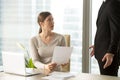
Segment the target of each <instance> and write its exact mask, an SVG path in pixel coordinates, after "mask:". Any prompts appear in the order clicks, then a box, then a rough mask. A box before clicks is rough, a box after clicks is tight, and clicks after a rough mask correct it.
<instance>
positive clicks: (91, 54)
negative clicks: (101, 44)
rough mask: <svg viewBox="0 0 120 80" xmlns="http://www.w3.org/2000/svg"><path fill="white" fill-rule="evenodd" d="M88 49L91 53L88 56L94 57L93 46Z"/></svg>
mask: <svg viewBox="0 0 120 80" xmlns="http://www.w3.org/2000/svg"><path fill="white" fill-rule="evenodd" d="M89 49H92V51H91V52H90V56H91V57H92V56H94V45H92V46H90V47H89Z"/></svg>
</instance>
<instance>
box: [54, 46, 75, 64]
mask: <svg viewBox="0 0 120 80" xmlns="http://www.w3.org/2000/svg"><path fill="white" fill-rule="evenodd" d="M72 50H73V47H65V46H64V47H63V46H56V47H55V48H54V52H53V58H52V62H55V63H57V64H58V65H60V64H64V63H68V62H69V59H70V57H71V54H72Z"/></svg>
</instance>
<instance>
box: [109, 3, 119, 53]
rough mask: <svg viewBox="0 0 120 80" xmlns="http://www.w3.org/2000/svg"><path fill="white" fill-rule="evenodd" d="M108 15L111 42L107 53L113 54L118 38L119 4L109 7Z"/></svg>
mask: <svg viewBox="0 0 120 80" xmlns="http://www.w3.org/2000/svg"><path fill="white" fill-rule="evenodd" d="M108 13H109V14H108V19H109V26H110V35H111V40H110V45H109V48H108V50H107V52H109V53H112V54H115V53H116V51H117V48H118V43H119V38H120V4H116V5H115V6H111V7H110V9H109V12H108Z"/></svg>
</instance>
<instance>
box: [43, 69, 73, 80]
mask: <svg viewBox="0 0 120 80" xmlns="http://www.w3.org/2000/svg"><path fill="white" fill-rule="evenodd" d="M72 77H75V75H74V74H72V73H70V72H56V71H55V72H52V73H51V74H50V75H49V76H45V77H42V80H67V79H69V78H72Z"/></svg>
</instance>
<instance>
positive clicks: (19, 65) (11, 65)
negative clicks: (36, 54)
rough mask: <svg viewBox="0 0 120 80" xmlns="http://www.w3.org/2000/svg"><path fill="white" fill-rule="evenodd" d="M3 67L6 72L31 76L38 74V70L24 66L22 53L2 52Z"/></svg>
mask: <svg viewBox="0 0 120 80" xmlns="http://www.w3.org/2000/svg"><path fill="white" fill-rule="evenodd" d="M2 59H3V69H4V72H6V73H12V74H18V75H23V76H31V75H36V74H40V72H39V71H35V70H30V69H28V68H26V66H25V57H24V54H22V53H14V52H2Z"/></svg>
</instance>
